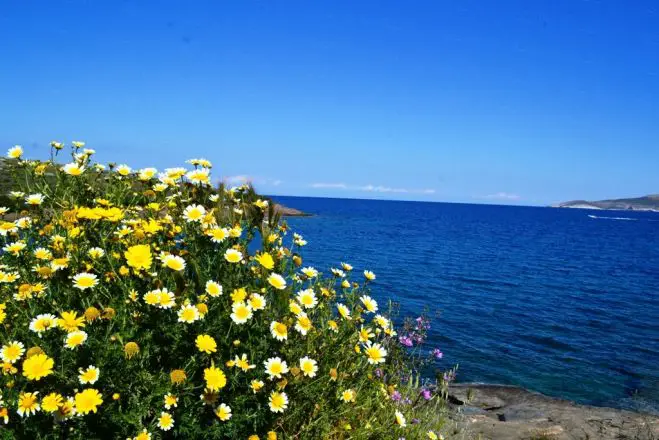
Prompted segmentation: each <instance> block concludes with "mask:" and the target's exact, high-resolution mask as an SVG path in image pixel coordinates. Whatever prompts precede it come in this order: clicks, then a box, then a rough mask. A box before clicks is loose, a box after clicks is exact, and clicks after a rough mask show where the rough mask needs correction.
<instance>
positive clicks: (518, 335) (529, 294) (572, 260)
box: [274, 196, 659, 412]
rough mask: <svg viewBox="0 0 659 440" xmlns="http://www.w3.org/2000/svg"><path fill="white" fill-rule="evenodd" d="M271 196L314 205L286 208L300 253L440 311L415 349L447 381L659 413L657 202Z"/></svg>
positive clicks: (381, 296)
mask: <svg viewBox="0 0 659 440" xmlns="http://www.w3.org/2000/svg"><path fill="white" fill-rule="evenodd" d="M274 198H275V199H276V200H278V201H280V202H281V203H283V204H284V205H286V206H290V207H294V208H298V209H301V210H303V211H305V212H309V213H313V214H315V215H314V216H313V217H308V218H290V219H288V223H289V224H290V225H291V226H292V227H293V229H294V230H296V231H297V232H299V233H301V234H303V235H304V237H305V239H306V240H308V242H309V244H308V245H307V246H306V248H305V252H304V254H303V256H304V257H305V261H304V264H305V265H314V266H315V267H317V268H318V269H319V270H321V271H323V272H329V267H330V266H335V267H336V266H338V264H339V263H340V262H341V261H346V262H349V263H351V264H353V265H354V266H355V270H359V271H360V272H361V271H362V270H363V269H365V268H368V269H371V270H373V271H374V272H375V273H376V275H377V280H376V283H375V284H374V287H373V289H374V296H375V297H376V298H377V299H378V300H380V302H381V304H382V303H383V302H384V301H385V300H386V299H389V298H390V299H392V300H394V301H397V302H400V304H401V315H409V316H414V315H415V313H418V311H420V310H422V309H423V308H424V307H429V308H430V310H431V311H433V312H434V311H436V310H438V311H440V312H441V315H440V317H439V318H438V319H436V320H434V322H433V328H432V330H431V333H430V336H429V338H430V340H429V344H428V348H432V347H435V346H437V347H439V348H441V350H442V351H443V352H444V358H443V360H441V361H440V362H439V365H438V367H439V368H443V369H448V368H450V367H451V366H453V365H455V364H459V370H458V381H461V382H486V383H500V384H510V385H518V386H522V387H524V388H528V389H531V390H535V391H539V392H541V393H544V394H547V395H550V396H555V397H561V398H565V399H570V400H574V401H577V402H581V403H587V404H593V405H600V406H612V407H622V408H633V409H639V408H640V409H646V410H651V411H653V412H657V411H659V213H651V212H621V211H591V210H581V209H553V208H538V207H517V206H493V205H469V204H452V203H423V202H397V201H396V202H394V201H375V200H351V199H326V198H302V197H279V196H277V197H274ZM590 216H596V217H597V218H593V217H590ZM627 219H629V220H627Z"/></svg>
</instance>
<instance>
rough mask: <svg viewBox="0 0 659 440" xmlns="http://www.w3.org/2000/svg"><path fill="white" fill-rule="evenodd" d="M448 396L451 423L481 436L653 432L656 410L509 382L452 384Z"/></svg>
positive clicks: (507, 439) (647, 435)
mask: <svg viewBox="0 0 659 440" xmlns="http://www.w3.org/2000/svg"><path fill="white" fill-rule="evenodd" d="M449 402H450V404H451V406H452V407H453V408H454V409H455V410H456V414H457V416H456V417H455V420H454V422H455V424H456V428H457V429H461V430H463V431H465V432H467V433H469V434H470V435H472V436H480V438H483V439H501V440H517V439H555V440H563V439H565V440H568V439H582V438H583V439H603V440H609V439H610V440H613V439H622V438H625V439H626V438H629V439H648V440H650V439H656V438H657V437H659V416H657V415H654V414H649V413H644V412H634V411H628V410H623V409H616V408H607V407H596V406H590V405H582V404H577V403H575V402H572V401H569V400H563V399H557V398H553V397H548V396H545V395H543V394H540V393H536V392H533V391H529V390H526V389H524V388H519V387H515V386H508V385H492V384H480V383H464V384H454V385H452V386H451V387H450V388H449ZM476 438H478V437H476Z"/></svg>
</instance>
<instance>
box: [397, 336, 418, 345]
mask: <svg viewBox="0 0 659 440" xmlns="http://www.w3.org/2000/svg"><path fill="white" fill-rule="evenodd" d="M398 341H399V342H400V343H401V344H403V345H404V346H406V347H411V346H412V345H414V343H413V342H412V338H410V337H409V336H407V335H405V336H401V337H400V338H398Z"/></svg>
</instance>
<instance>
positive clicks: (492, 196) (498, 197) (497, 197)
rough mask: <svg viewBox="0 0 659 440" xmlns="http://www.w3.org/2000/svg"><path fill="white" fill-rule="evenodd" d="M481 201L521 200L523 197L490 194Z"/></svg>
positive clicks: (507, 194)
mask: <svg viewBox="0 0 659 440" xmlns="http://www.w3.org/2000/svg"><path fill="white" fill-rule="evenodd" d="M479 198H481V199H487V200H519V199H521V197H520V196H519V195H517V194H512V193H507V192H498V193H494V194H488V195H486V196H483V197H479Z"/></svg>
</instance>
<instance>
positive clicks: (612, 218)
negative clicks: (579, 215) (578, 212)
mask: <svg viewBox="0 0 659 440" xmlns="http://www.w3.org/2000/svg"><path fill="white" fill-rule="evenodd" d="M588 217H590V218H597V219H603V220H638V219H637V218H631V217H604V216H600V215H592V214H588Z"/></svg>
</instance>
